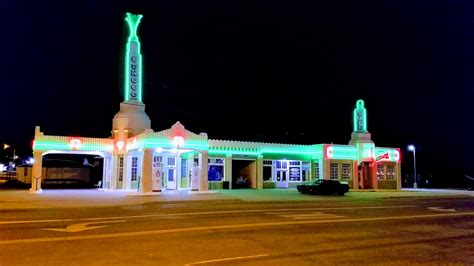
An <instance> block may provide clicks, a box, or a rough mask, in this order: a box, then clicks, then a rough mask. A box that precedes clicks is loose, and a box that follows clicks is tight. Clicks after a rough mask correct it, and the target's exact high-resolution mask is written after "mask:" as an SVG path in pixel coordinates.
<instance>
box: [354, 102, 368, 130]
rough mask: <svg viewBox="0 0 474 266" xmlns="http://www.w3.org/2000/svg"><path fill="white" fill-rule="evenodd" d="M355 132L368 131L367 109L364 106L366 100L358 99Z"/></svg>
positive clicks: (355, 110) (355, 112)
mask: <svg viewBox="0 0 474 266" xmlns="http://www.w3.org/2000/svg"><path fill="white" fill-rule="evenodd" d="M353 119H354V125H353V126H354V132H358V133H367V110H366V109H365V107H364V100H358V101H357V103H356V108H355V109H354V113H353Z"/></svg>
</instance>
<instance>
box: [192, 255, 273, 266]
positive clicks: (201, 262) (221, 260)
mask: <svg viewBox="0 0 474 266" xmlns="http://www.w3.org/2000/svg"><path fill="white" fill-rule="evenodd" d="M266 256H268V254H260V255H253V256H243V257H233V258H224V259H215V260H204V261H198V262H193V263H188V264H185V266H191V265H199V264H206V263H214V262H224V261H232V260H248V259H254V258H261V257H266Z"/></svg>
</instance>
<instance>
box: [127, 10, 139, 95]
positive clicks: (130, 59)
mask: <svg viewBox="0 0 474 266" xmlns="http://www.w3.org/2000/svg"><path fill="white" fill-rule="evenodd" d="M142 17H143V16H142V15H133V14H130V13H127V17H126V18H125V21H126V22H127V24H128V27H129V29H130V35H129V37H128V43H127V46H126V54H125V62H126V63H125V100H126V101H128V100H132V101H141V100H142V90H141V86H142V84H141V83H142V73H141V66H142V55H141V54H140V41H139V40H138V36H137V30H138V25H139V24H140V21H141V19H142Z"/></svg>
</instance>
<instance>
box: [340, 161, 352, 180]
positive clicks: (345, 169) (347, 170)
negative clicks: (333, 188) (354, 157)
mask: <svg viewBox="0 0 474 266" xmlns="http://www.w3.org/2000/svg"><path fill="white" fill-rule="evenodd" d="M341 179H351V164H350V163H343V164H342V177H341Z"/></svg>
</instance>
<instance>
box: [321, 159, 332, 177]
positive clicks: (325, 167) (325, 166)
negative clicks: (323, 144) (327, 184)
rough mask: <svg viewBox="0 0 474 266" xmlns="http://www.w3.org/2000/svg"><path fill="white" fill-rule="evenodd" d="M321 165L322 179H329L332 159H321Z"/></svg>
mask: <svg viewBox="0 0 474 266" xmlns="http://www.w3.org/2000/svg"><path fill="white" fill-rule="evenodd" d="M320 167H321V168H322V174H323V175H322V179H326V180H329V179H330V175H331V172H330V171H331V160H330V159H323V160H321V165H320Z"/></svg>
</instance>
